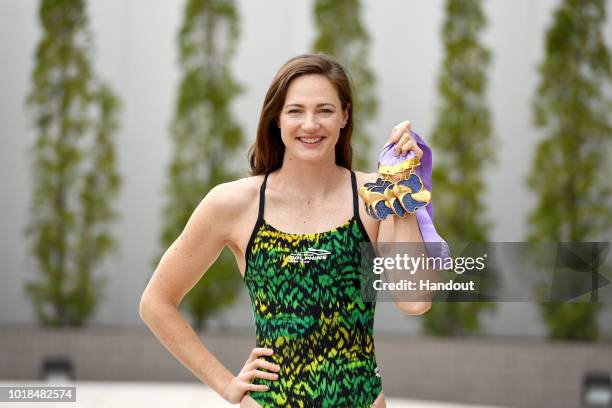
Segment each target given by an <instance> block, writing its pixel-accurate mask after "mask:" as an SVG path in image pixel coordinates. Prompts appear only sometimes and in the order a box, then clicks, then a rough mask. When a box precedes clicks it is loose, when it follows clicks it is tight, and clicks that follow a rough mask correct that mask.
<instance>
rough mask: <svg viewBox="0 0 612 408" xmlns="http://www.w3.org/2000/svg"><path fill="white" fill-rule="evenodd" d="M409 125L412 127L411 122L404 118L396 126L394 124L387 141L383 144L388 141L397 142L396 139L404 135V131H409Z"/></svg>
mask: <svg viewBox="0 0 612 408" xmlns="http://www.w3.org/2000/svg"><path fill="white" fill-rule="evenodd" d="M411 127H412V124H411V123H410V121H409V120H405V121H403V122H401V123H400V124H398V125H397V126H395V127H394V128H393V131H392V132H391V136H389V139H388V140H387V143H385V146H387V145H388V144H390V143H398V141H399V140H400V138H401V137H402V136H403V135H404V133H408V134H410V133H411Z"/></svg>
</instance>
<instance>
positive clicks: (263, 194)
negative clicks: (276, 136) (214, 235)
mask: <svg viewBox="0 0 612 408" xmlns="http://www.w3.org/2000/svg"><path fill="white" fill-rule="evenodd" d="M269 174H270V173H266V176H265V177H264V181H263V183H261V187H260V188H259V213H258V214H257V221H256V222H255V226H254V227H253V231H252V232H251V237H250V238H249V243H248V244H247V247H246V254H245V255H246V256H247V257H248V256H249V255H248V254H249V253H250V252H251V247H252V246H253V241H254V240H255V236H256V235H257V231H258V230H259V228H260V227H261V225H262V224H263V217H264V207H265V205H266V183H267V181H268V175H269Z"/></svg>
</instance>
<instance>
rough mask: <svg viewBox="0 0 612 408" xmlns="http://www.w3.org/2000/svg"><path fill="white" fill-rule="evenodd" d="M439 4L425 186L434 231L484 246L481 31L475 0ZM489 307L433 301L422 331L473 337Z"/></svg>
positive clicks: (486, 154) (490, 141)
mask: <svg viewBox="0 0 612 408" xmlns="http://www.w3.org/2000/svg"><path fill="white" fill-rule="evenodd" d="M445 4H446V7H445V15H444V23H443V27H442V42H443V44H444V57H443V62H442V67H441V70H440V73H439V75H438V93H439V101H440V102H439V108H438V111H437V118H436V122H435V124H434V128H433V132H432V135H431V144H432V148H433V150H434V156H435V167H434V169H433V175H432V176H433V180H432V184H433V191H434V198H433V202H434V203H435V204H434V205H435V214H434V216H435V220H436V228H437V230H438V232H439V233H440V235H441V236H442V237H443V238H444V239H445V240H446V241H447V242H449V243H451V246H452V244H453V243H458V242H486V241H487V240H488V234H489V230H490V228H491V221H490V220H489V219H488V217H487V211H486V207H485V204H484V202H483V200H484V193H485V188H486V186H485V182H484V177H485V170H486V169H487V168H488V167H490V166H491V165H492V164H493V163H494V162H495V146H494V138H493V135H492V124H491V115H490V112H489V108H488V106H487V101H486V87H487V77H486V71H487V68H488V67H489V64H490V60H491V53H490V51H489V50H488V49H486V48H485V47H484V46H483V45H482V43H481V39H480V36H481V35H482V32H483V30H484V28H485V27H486V17H485V15H484V14H483V11H482V4H481V1H480V0H447V1H446V3H445ZM489 269H490V268H489ZM489 269H488V270H487V271H489ZM490 272H493V271H490ZM493 308H494V304H492V303H482V302H456V301H449V302H434V303H433V305H432V308H431V309H430V310H429V311H428V312H427V313H426V314H425V315H423V319H422V324H423V326H422V327H423V330H424V332H425V333H427V334H432V335H437V336H452V335H461V334H473V333H477V332H478V331H479V330H480V315H481V314H482V312H484V311H485V310H487V311H491V310H492V309H493Z"/></svg>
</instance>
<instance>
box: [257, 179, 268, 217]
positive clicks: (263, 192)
mask: <svg viewBox="0 0 612 408" xmlns="http://www.w3.org/2000/svg"><path fill="white" fill-rule="evenodd" d="M269 175H270V173H266V176H265V177H264V181H263V183H261V187H260V188H259V215H258V216H257V223H258V224H259V222H260V221H263V216H264V208H265V206H266V184H267V182H268V176H269Z"/></svg>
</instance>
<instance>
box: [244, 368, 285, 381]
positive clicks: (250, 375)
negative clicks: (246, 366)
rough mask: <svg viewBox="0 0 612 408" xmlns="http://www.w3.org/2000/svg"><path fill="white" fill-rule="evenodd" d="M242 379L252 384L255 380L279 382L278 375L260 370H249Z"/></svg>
mask: <svg viewBox="0 0 612 408" xmlns="http://www.w3.org/2000/svg"><path fill="white" fill-rule="evenodd" d="M240 377H241V378H240V379H241V380H243V381H247V382H251V381H253V380H254V379H255V378H263V379H265V380H277V379H278V374H276V373H266V372H265V371H260V370H249V371H245V372H244V373H241V374H240Z"/></svg>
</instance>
